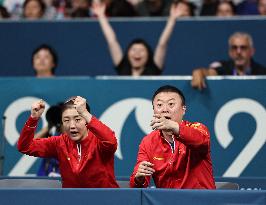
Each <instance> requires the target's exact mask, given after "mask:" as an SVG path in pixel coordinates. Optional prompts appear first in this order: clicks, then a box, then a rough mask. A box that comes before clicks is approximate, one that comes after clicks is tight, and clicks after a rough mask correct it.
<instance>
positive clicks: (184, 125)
mask: <svg viewBox="0 0 266 205" xmlns="http://www.w3.org/2000/svg"><path fill="white" fill-rule="evenodd" d="M152 103H153V110H154V116H153V119H152V121H151V126H152V128H153V130H154V131H153V132H151V133H150V134H148V135H147V136H145V137H144V138H143V140H142V142H141V144H140V146H139V152H138V157H137V163H136V166H135V168H134V171H133V173H132V175H131V177H130V186H131V187H147V186H148V185H149V183H150V178H151V177H153V180H154V183H155V185H156V187H157V188H176V189H215V182H214V178H213V171H212V161H211V156H210V134H209V131H208V129H207V127H205V126H204V125H203V124H201V123H198V122H195V123H191V122H188V121H185V120H182V119H183V116H184V114H185V111H186V106H185V97H184V95H183V93H182V92H181V91H180V90H179V89H177V88H176V87H173V86H169V85H166V86H162V87H160V88H159V89H158V90H157V91H156V92H155V93H154V95H153V99H152Z"/></svg>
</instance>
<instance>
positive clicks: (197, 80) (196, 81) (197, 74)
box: [191, 68, 207, 90]
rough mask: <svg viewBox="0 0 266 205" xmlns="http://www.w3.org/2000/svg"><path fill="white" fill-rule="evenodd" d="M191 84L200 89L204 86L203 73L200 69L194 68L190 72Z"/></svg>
mask: <svg viewBox="0 0 266 205" xmlns="http://www.w3.org/2000/svg"><path fill="white" fill-rule="evenodd" d="M191 86H192V87H193V88H196V89H199V90H202V89H204V88H206V87H207V86H206V83H205V75H204V71H203V70H202V69H200V68H199V69H196V70H194V71H193V72H192V80H191Z"/></svg>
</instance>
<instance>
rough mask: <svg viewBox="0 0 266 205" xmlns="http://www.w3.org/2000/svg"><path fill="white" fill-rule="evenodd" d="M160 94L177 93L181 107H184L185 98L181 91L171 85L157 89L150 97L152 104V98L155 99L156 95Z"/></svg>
mask: <svg viewBox="0 0 266 205" xmlns="http://www.w3.org/2000/svg"><path fill="white" fill-rule="evenodd" d="M162 92H173V93H177V94H178V95H179V96H180V98H181V101H182V105H186V99H185V96H184V94H183V93H182V91H181V90H179V89H178V88H177V87H175V86H172V85H164V86H161V87H159V88H158V89H157V90H156V91H155V92H154V94H153V96H152V103H153V101H154V98H155V97H156V95H158V94H159V93H162Z"/></svg>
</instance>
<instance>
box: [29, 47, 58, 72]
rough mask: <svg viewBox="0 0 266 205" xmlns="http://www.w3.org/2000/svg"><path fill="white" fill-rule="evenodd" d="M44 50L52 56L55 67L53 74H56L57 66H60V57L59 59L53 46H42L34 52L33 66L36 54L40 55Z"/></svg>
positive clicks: (32, 55) (32, 57)
mask: <svg viewBox="0 0 266 205" xmlns="http://www.w3.org/2000/svg"><path fill="white" fill-rule="evenodd" d="M43 49H44V50H47V51H49V53H50V54H51V55H52V58H53V62H54V67H53V68H52V73H53V74H54V73H55V69H56V67H57V64H58V57H57V53H56V51H55V50H54V49H53V48H52V47H51V46H49V45H47V44H41V45H40V46H38V47H37V48H35V49H34V51H33V52H32V54H31V63H32V65H33V59H34V56H35V55H36V53H38V52H39V51H40V50H43Z"/></svg>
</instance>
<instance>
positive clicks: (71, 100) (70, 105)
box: [62, 96, 91, 113]
mask: <svg viewBox="0 0 266 205" xmlns="http://www.w3.org/2000/svg"><path fill="white" fill-rule="evenodd" d="M76 97H77V96H73V97H70V98H69V99H68V100H66V101H65V102H64V103H63V105H62V113H63V112H64V111H65V110H67V109H70V108H73V107H74V101H75V98H76ZM86 109H87V110H88V112H91V108H90V106H89V104H88V103H87V102H86Z"/></svg>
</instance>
